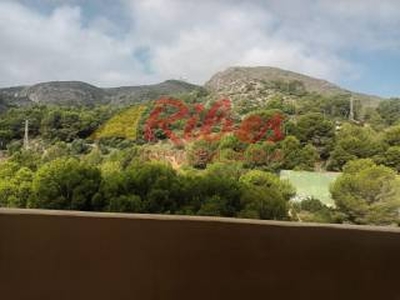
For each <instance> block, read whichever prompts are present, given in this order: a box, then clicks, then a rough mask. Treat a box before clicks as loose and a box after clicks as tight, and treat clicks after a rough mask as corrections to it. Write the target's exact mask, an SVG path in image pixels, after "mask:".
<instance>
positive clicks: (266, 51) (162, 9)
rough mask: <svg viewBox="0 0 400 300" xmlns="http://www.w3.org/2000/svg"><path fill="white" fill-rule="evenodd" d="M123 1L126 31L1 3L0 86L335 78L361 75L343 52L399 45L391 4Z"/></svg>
mask: <svg viewBox="0 0 400 300" xmlns="http://www.w3.org/2000/svg"><path fill="white" fill-rule="evenodd" d="M120 1H121V2H120V3H119V5H121V6H122V9H121V11H123V12H124V13H125V14H126V15H125V16H124V18H127V19H128V20H130V28H127V30H126V32H125V34H123V35H121V34H115V33H116V32H118V26H121V25H120V24H119V23H118V22H117V21H116V20H111V19H108V18H107V17H105V16H103V15H102V14H99V13H98V14H97V15H96V16H92V17H91V18H90V20H89V19H88V18H87V16H86V15H85V14H84V13H83V12H85V11H84V10H85V9H87V8H86V7H85V6H84V5H81V3H83V2H80V1H76V0H71V1H53V5H55V7H56V8H55V9H54V10H53V11H51V13H47V14H46V13H44V12H41V11H40V10H37V9H33V8H32V7H30V6H29V4H27V3H28V2H27V1H25V2H23V3H24V4H18V2H10V1H1V0H0V14H1V16H2V17H1V18H0V40H1V41H2V46H1V47H0V85H1V86H6V85H14V84H20V83H21V84H30V83H35V82H39V81H47V80H84V81H87V82H90V83H93V84H98V85H107V86H111V85H126V84H140V83H149V82H157V81H161V80H165V79H169V78H179V77H185V78H187V79H188V80H190V81H193V82H197V83H203V82H204V81H206V80H207V79H208V78H209V77H210V76H211V75H212V74H213V73H215V72H217V71H220V70H222V69H224V68H226V67H229V66H232V65H251V66H255V65H271V66H276V67H281V68H286V69H290V70H294V71H298V72H303V73H306V74H309V75H312V76H317V77H321V78H325V79H330V80H333V81H335V80H337V78H339V77H341V76H349V75H351V76H357V74H358V72H360V70H362V68H359V66H358V65H356V64H354V63H352V62H351V61H349V60H348V59H346V58H345V57H344V56H343V53H348V52H351V51H353V50H354V49H356V50H358V49H361V50H363V51H365V50H370V51H375V50H382V49H384V50H385V49H390V50H392V51H398V49H399V48H400V47H399V46H400V45H399V41H400V36H399V31H398V30H397V28H398V26H399V25H400V3H399V2H398V1H395V0H381V1H380V2H379V3H378V4H377V3H376V1H372V0H371V1H368V0H366V1H361V0H346V1H344V0H339V1H328V0H316V1H315V0H304V1H289V0H280V1H278V0H269V1H261V0H260V1H239V0H221V1H211V0H205V1H194V0H186V1H185V0H135V1H133V0H132V1H128V0H120ZM48 2H50V1H48ZM86 2H90V1H89V0H87V1H86ZM62 3H67V5H65V4H62ZM68 3H69V4H68ZM93 3H97V2H92V4H93ZM108 4H109V5H113V4H114V5H117V4H115V2H114V1H112V2H111V1H110V3H108ZM79 5H81V6H79ZM101 7H102V9H105V8H106V7H107V5H106V2H105V1H101ZM121 17H122V16H121ZM140 49H148V52H149V55H147V56H146V57H147V58H148V61H146V62H143V61H141V60H140V58H139V57H137V56H136V55H135V53H137V51H138V50H140ZM149 69H151V70H152V72H151V73H149V72H148V70H149Z"/></svg>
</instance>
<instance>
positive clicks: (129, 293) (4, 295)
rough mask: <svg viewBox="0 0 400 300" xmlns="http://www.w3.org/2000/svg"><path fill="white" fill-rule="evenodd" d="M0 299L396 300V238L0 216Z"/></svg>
mask: <svg viewBox="0 0 400 300" xmlns="http://www.w3.org/2000/svg"><path fill="white" fill-rule="evenodd" d="M0 299H4V300H13V299H29V300H32V299H38V300H39V299H40V300H46V299H49V300H50V299H51V300H62V299H68V300H72V299H74V300H75V299H85V300H90V299H96V300H100V299H110V300H119V299H129V300H136V299H137V300H148V299H149V300H150V299H154V300H155V299H161V300H170V299H171V300H189V299H190V300H193V299H207V300H208V299H216V300H223V299H245V300H247V299H291V300H299V299H306V300H312V299H318V300H321V299H324V300H326V299H334V300H342V299H375V300H376V299H382V300H392V299H393V300H399V299H400V231H399V230H395V229H383V228H381V229H379V228H371V227H355V226H327V225H325V226H317V225H307V224H306V225H303V224H298V223H285V222H264V221H245V220H232V219H220V218H191V217H173V216H155V215H154V216H150V215H125V214H121V215H120V214H96V213H77V212H56V211H34V210H6V209H3V210H0Z"/></svg>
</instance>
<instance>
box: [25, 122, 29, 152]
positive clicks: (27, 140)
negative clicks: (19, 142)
mask: <svg viewBox="0 0 400 300" xmlns="http://www.w3.org/2000/svg"><path fill="white" fill-rule="evenodd" d="M28 148H29V121H28V120H25V134H24V149H25V150H27V149H28Z"/></svg>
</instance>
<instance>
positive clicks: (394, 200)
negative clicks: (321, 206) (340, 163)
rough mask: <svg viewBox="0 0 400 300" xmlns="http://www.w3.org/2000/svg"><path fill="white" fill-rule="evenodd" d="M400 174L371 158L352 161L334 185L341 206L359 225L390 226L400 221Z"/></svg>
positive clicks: (333, 188)
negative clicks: (398, 176)
mask: <svg viewBox="0 0 400 300" xmlns="http://www.w3.org/2000/svg"><path fill="white" fill-rule="evenodd" d="M399 188H400V182H399V179H398V178H397V177H396V173H395V172H394V171H393V170H391V169H389V168H387V167H384V166H378V165H376V164H375V163H374V162H373V161H372V160H370V159H360V160H355V161H351V162H349V163H348V164H347V165H346V166H345V168H344V171H343V174H342V175H341V176H339V177H338V178H337V179H336V181H335V183H334V184H333V185H332V187H331V193H332V197H333V199H334V200H335V204H336V206H337V208H338V209H339V210H340V211H341V212H342V213H343V214H344V215H345V217H346V219H347V220H348V221H350V222H352V223H356V224H374V225H388V224H392V223H395V222H398V220H399V209H400V191H399Z"/></svg>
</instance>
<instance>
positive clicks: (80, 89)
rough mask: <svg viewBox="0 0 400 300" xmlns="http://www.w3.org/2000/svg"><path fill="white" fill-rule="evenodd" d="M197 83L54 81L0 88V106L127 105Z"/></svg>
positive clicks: (176, 92)
mask: <svg viewBox="0 0 400 300" xmlns="http://www.w3.org/2000/svg"><path fill="white" fill-rule="evenodd" d="M199 88H200V87H199V86H197V85H193V84H190V83H186V82H183V81H179V80H167V81H165V82H162V83H159V84H153V85H142V86H126V87H116V88H100V87H96V86H94V85H90V84H88V83H85V82H80V81H53V82H44V83H39V84H35V85H32V86H18V87H11V88H3V89H0V109H1V107H2V105H1V104H2V103H3V106H4V105H17V106H20V105H29V104H34V103H38V104H54V105H95V104H108V103H110V104H115V105H127V104H132V103H138V102H143V101H146V100H152V99H157V98H158V97H160V96H162V95H175V94H180V93H187V92H191V91H193V90H196V89H199Z"/></svg>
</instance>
